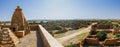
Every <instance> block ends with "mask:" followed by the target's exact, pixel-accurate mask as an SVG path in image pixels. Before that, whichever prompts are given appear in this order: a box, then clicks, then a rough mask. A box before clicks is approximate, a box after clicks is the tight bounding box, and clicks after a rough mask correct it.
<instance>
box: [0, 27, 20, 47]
mask: <svg viewBox="0 0 120 47" xmlns="http://www.w3.org/2000/svg"><path fill="white" fill-rule="evenodd" d="M17 43H19V39H18V38H17V37H16V36H15V35H14V34H13V33H12V32H11V30H9V29H8V28H5V29H3V30H0V47H15V45H16V44H17Z"/></svg>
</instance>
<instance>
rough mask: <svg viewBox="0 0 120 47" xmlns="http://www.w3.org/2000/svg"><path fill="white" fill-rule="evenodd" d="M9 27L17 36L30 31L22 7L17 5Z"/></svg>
mask: <svg viewBox="0 0 120 47" xmlns="http://www.w3.org/2000/svg"><path fill="white" fill-rule="evenodd" d="M11 29H12V31H13V32H15V34H16V35H17V36H19V37H22V36H24V35H26V34H28V33H30V30H29V26H28V23H27V21H26V19H25V17H24V14H23V12H22V9H21V8H20V7H19V6H17V8H16V9H15V12H14V14H13V16H12V20H11Z"/></svg>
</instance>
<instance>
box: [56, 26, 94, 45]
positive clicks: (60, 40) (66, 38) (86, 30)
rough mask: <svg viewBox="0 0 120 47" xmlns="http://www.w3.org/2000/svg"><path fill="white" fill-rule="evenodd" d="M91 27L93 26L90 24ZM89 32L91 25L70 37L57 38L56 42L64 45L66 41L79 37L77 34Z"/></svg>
mask: <svg viewBox="0 0 120 47" xmlns="http://www.w3.org/2000/svg"><path fill="white" fill-rule="evenodd" d="M92 25H93V24H92ZM90 30H91V25H90V26H89V27H87V28H85V29H83V30H80V31H78V32H76V33H73V34H71V35H68V36H65V37H62V38H58V39H57V40H58V41H59V42H61V43H64V42H65V41H67V40H70V39H72V38H74V37H75V36H77V35H79V34H82V33H85V32H89V31H90Z"/></svg>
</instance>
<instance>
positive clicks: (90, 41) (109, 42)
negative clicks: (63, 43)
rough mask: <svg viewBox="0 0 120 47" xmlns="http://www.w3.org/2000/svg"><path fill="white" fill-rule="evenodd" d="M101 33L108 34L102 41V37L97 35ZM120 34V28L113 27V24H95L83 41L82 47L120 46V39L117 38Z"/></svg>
mask: <svg viewBox="0 0 120 47" xmlns="http://www.w3.org/2000/svg"><path fill="white" fill-rule="evenodd" d="M101 31H103V32H105V33H106V34H107V35H106V38H105V39H104V40H102V41H101V40H100V36H98V35H97V33H98V32H101ZM119 33H120V31H119V28H118V27H116V28H115V27H113V25H112V24H95V25H92V26H91V31H90V32H89V34H88V36H87V37H86V38H85V39H84V40H82V41H81V43H80V46H83V47H86V46H98V47H104V46H120V45H119V44H120V40H119V38H117V37H115V36H116V35H117V34H119Z"/></svg>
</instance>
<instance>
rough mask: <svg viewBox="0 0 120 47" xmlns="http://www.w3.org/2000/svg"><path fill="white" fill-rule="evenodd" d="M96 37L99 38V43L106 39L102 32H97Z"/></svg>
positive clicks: (104, 33)
mask: <svg viewBox="0 0 120 47" xmlns="http://www.w3.org/2000/svg"><path fill="white" fill-rule="evenodd" d="M97 36H99V37H100V38H99V40H100V41H104V40H105V39H106V36H107V34H106V32H104V31H99V32H98V33H97Z"/></svg>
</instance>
